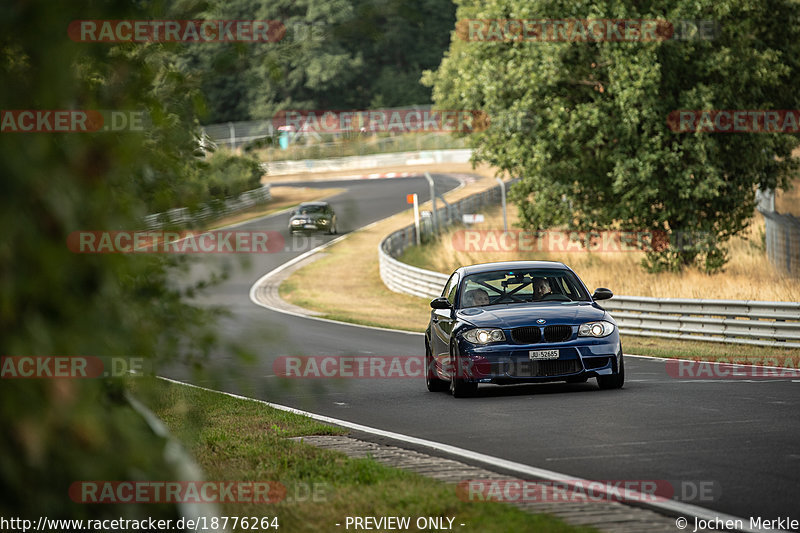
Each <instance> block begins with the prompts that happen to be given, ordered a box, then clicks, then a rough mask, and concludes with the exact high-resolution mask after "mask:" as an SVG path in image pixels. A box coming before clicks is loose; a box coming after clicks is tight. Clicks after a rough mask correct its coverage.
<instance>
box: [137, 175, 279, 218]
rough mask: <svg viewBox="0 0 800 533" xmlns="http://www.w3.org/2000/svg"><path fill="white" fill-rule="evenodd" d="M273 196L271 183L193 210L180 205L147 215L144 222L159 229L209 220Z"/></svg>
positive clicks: (243, 208)
mask: <svg viewBox="0 0 800 533" xmlns="http://www.w3.org/2000/svg"><path fill="white" fill-rule="evenodd" d="M271 198H272V193H271V192H270V187H269V185H264V186H262V187H259V188H258V189H253V190H252V191H247V192H243V193H242V194H240V195H239V196H237V197H236V198H228V199H226V200H218V201H213V202H209V203H207V204H204V205H203V206H202V207H201V208H199V209H196V210H193V211H190V210H189V209H188V208H186V207H178V208H175V209H170V210H169V211H165V212H163V213H155V214H152V215H147V216H146V217H144V223H145V224H146V225H147V229H159V228H163V227H164V226H169V225H178V226H182V225H191V224H198V223H200V222H209V221H211V220H215V219H218V218H222V217H225V216H228V215H230V214H233V213H236V212H238V211H243V210H245V209H249V208H251V207H255V206H257V205H259V204H263V203H266V202H268V201H269V200H270V199H271Z"/></svg>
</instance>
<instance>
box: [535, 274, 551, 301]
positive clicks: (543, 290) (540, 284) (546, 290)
mask: <svg viewBox="0 0 800 533" xmlns="http://www.w3.org/2000/svg"><path fill="white" fill-rule="evenodd" d="M552 293H553V290H552V289H551V288H550V283H548V281H547V280H546V279H544V278H536V279H534V280H533V296H534V298H536V299H537V300H541V299H542V298H544V297H545V296H547V295H548V294H552Z"/></svg>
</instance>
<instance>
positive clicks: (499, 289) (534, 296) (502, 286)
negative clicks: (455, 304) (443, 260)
mask: <svg viewBox="0 0 800 533" xmlns="http://www.w3.org/2000/svg"><path fill="white" fill-rule="evenodd" d="M461 295H462V296H461V303H460V307H462V308H463V307H481V306H484V305H495V304H514V303H529V302H552V301H560V302H588V301H590V297H589V294H588V293H587V292H586V289H584V287H583V285H582V284H581V282H580V281H579V280H578V277H577V276H576V275H575V274H573V273H572V272H571V271H569V270H560V269H535V270H498V271H493V272H483V273H480V274H472V275H470V276H466V277H465V278H464V281H463V282H462V285H461Z"/></svg>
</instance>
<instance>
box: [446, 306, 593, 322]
mask: <svg viewBox="0 0 800 533" xmlns="http://www.w3.org/2000/svg"><path fill="white" fill-rule="evenodd" d="M457 316H458V318H460V319H461V320H463V321H465V322H469V323H471V324H473V325H475V326H477V327H495V328H498V327H499V328H516V327H519V326H537V325H540V326H547V325H550V324H567V325H571V326H575V325H578V324H583V323H584V322H591V321H593V320H601V319H603V318H604V317H605V318H607V315H606V312H605V311H604V310H603V309H602V308H601V307H600V306H599V305H597V304H596V303H589V302H580V303H561V302H558V303H554V304H531V305H524V304H510V305H492V306H487V307H471V308H467V309H462V310H459V311H458V313H457ZM538 319H544V320H545V322H544V323H537V322H536V321H537V320H538Z"/></svg>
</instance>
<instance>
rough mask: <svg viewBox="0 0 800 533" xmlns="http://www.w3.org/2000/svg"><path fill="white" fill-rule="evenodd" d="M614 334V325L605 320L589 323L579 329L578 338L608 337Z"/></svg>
mask: <svg viewBox="0 0 800 533" xmlns="http://www.w3.org/2000/svg"><path fill="white" fill-rule="evenodd" d="M612 333H614V324H612V323H611V322H606V321H605V320H601V321H599V322H587V323H586V324H581V327H579V328H578V337H606V336H608V335H611V334H612Z"/></svg>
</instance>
